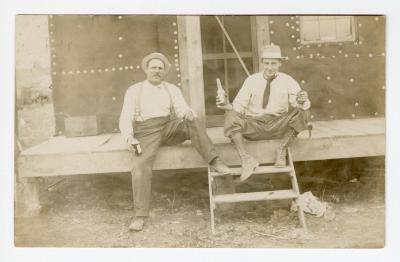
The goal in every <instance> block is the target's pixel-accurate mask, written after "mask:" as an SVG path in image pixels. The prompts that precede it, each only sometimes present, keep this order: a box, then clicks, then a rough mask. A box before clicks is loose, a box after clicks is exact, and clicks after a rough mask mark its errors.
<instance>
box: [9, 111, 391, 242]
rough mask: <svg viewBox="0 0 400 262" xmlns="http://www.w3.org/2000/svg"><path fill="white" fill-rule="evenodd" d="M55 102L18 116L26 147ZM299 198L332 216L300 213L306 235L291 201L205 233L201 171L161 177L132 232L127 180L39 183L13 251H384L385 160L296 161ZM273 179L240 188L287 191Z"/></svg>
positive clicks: (238, 211)
mask: <svg viewBox="0 0 400 262" xmlns="http://www.w3.org/2000/svg"><path fill="white" fill-rule="evenodd" d="M53 118H54V117H53V115H52V105H51V104H44V105H40V104H39V105H30V106H25V107H24V108H22V109H21V110H19V121H18V122H19V125H20V126H19V138H20V142H21V144H22V146H23V147H29V146H32V145H35V144H37V143H39V142H41V141H43V140H45V139H47V138H48V137H50V136H52V135H53V133H54V120H53ZM296 170H297V173H298V179H299V182H300V187H301V191H302V192H306V191H311V192H312V193H313V194H314V195H315V196H316V197H318V198H320V199H321V201H326V202H327V203H328V204H329V207H330V209H329V211H330V212H329V214H330V216H325V217H315V216H312V215H306V219H307V223H308V227H309V234H304V233H303V232H302V230H301V228H300V227H299V224H298V218H297V213H296V212H291V211H290V208H289V207H290V202H288V201H269V202H255V203H251V202H248V203H240V204H232V205H229V206H225V207H221V208H218V207H217V211H216V216H217V217H216V229H217V233H216V234H215V235H212V234H211V230H210V212H209V199H208V185H207V174H206V172H205V170H196V171H192V172H187V171H186V172H183V171H175V172H157V173H155V174H154V178H153V192H152V210H151V214H150V220H149V222H148V224H147V226H146V228H145V229H144V230H143V231H142V232H135V233H132V232H129V230H128V226H129V223H130V220H131V218H132V215H133V201H132V191H131V178H130V174H128V173H124V174H106V175H81V176H70V177H52V178H45V179H43V180H42V182H41V190H40V198H41V202H42V205H43V209H42V212H41V214H40V215H39V216H37V217H34V218H16V219H15V245H16V246H24V247H25V246H28V247H36V246H40V247H183V248H184V247H275V248H283V247H290V248H300V247H306V248H308V247H309V248H311V247H312V248H380V247H383V246H384V243H385V204H384V202H385V199H384V191H385V190H384V173H385V172H384V158H383V157H378V158H360V159H354V160H330V161H313V162H303V163H296ZM287 182H288V181H286V180H284V179H282V178H279V177H276V176H275V177H269V178H268V177H265V176H257V177H252V178H250V179H249V182H247V183H245V184H244V185H241V186H239V187H238V188H237V190H238V191H245V190H253V191H254V190H265V189H267V190H271V189H280V188H283V187H285V186H287Z"/></svg>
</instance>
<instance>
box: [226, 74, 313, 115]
mask: <svg viewBox="0 0 400 262" xmlns="http://www.w3.org/2000/svg"><path fill="white" fill-rule="evenodd" d="M266 85H267V80H266V79H265V78H264V76H263V72H260V73H256V74H253V75H251V76H249V77H248V78H246V80H245V81H244V83H243V86H242V88H241V89H240V90H239V92H238V94H237V96H236V98H235V99H234V101H233V102H232V106H233V109H234V110H235V111H236V112H239V113H243V114H246V115H249V116H260V115H264V114H271V115H276V116H279V115H281V114H283V113H286V112H288V110H289V104H290V106H292V107H295V108H296V107H298V108H301V109H303V110H307V109H309V108H310V107H311V102H310V100H308V99H307V101H306V102H305V103H304V104H302V105H301V104H298V103H297V101H296V95H297V93H298V92H299V91H301V88H300V86H299V84H298V83H297V81H296V80H294V79H293V78H292V77H291V76H289V75H287V74H285V73H281V72H278V73H277V76H276V78H275V79H274V80H272V82H271V90H270V95H269V100H268V104H267V106H266V108H263V107H262V103H263V98H264V90H265V87H266Z"/></svg>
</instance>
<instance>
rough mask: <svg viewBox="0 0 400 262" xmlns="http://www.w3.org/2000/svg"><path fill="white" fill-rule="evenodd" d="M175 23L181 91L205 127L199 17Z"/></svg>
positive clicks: (187, 18) (186, 17)
mask: <svg viewBox="0 0 400 262" xmlns="http://www.w3.org/2000/svg"><path fill="white" fill-rule="evenodd" d="M177 21H178V43H179V60H180V70H181V83H182V90H183V93H184V96H185V98H186V100H187V102H188V104H189V105H190V106H191V107H192V108H193V109H194V110H195V111H196V112H197V114H198V117H199V119H200V122H201V123H202V124H203V126H204V127H205V99H204V80H203V58H202V48H201V32H200V16H178V19H177Z"/></svg>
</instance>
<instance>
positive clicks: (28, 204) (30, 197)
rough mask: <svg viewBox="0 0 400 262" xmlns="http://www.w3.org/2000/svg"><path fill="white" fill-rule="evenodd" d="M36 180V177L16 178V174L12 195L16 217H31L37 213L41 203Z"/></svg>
mask: <svg viewBox="0 0 400 262" xmlns="http://www.w3.org/2000/svg"><path fill="white" fill-rule="evenodd" d="M38 180H39V179H38V178H18V176H17V179H16V180H15V195H14V197H15V213H14V215H15V216H16V217H31V216H37V215H38V214H39V212H40V209H41V205H40V201H39V181H38Z"/></svg>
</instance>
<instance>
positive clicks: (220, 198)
mask: <svg viewBox="0 0 400 262" xmlns="http://www.w3.org/2000/svg"><path fill="white" fill-rule="evenodd" d="M298 196H299V195H298V194H296V193H295V192H294V191H293V190H277V191H267V192H251V193H235V194H226V195H216V196H213V199H212V201H213V202H215V203H235V202H246V201H264V200H279V199H294V198H297V197H298Z"/></svg>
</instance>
